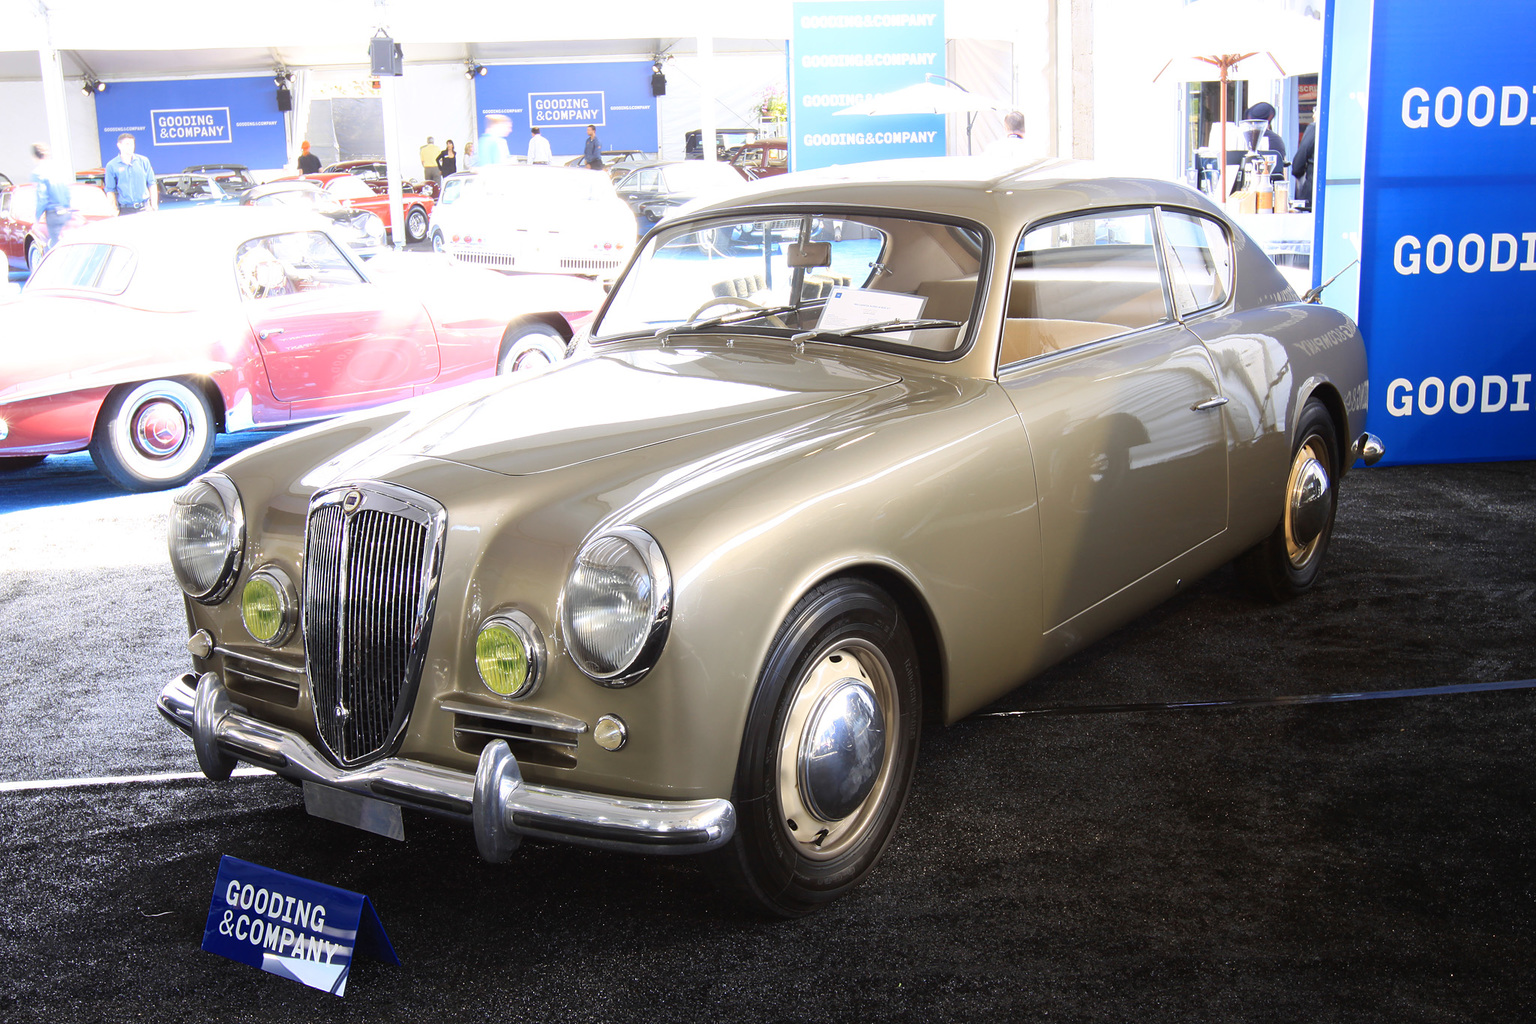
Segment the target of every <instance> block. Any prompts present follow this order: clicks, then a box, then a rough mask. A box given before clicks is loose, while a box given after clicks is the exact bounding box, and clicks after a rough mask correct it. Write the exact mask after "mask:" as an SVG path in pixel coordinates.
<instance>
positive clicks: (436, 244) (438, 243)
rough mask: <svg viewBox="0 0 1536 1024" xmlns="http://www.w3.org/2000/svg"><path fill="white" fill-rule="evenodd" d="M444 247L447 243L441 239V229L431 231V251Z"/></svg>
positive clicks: (440, 250) (441, 249) (443, 248)
mask: <svg viewBox="0 0 1536 1024" xmlns="http://www.w3.org/2000/svg"><path fill="white" fill-rule="evenodd" d="M446 248H448V245H447V243H446V242H444V241H443V233H442V232H441V231H434V232H432V251H433V252H442V251H443V250H445V249H446Z"/></svg>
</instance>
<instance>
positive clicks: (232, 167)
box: [181, 164, 256, 188]
mask: <svg viewBox="0 0 1536 1024" xmlns="http://www.w3.org/2000/svg"><path fill="white" fill-rule="evenodd" d="M181 170H182V173H183V174H212V175H214V176H215V177H218V178H220V179H221V180H222V181H223V182H224V184H225V185H226V186H230V185H233V184H234V183H236V182H238V183H239V184H240V185H243V186H244V187H246V188H250V187H251V186H252V185H254V184H256V178H255V176H254V175H252V174H251V169H250V168H249V167H247V166H245V164H193V165H192V166H191V167H183V168H182V169H181Z"/></svg>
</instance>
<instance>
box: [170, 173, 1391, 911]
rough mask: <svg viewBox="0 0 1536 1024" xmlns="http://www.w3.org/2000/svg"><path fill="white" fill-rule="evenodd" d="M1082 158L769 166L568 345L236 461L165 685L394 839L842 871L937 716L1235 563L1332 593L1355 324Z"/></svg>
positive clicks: (692, 215) (643, 264)
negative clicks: (1078, 165)
mask: <svg viewBox="0 0 1536 1024" xmlns="http://www.w3.org/2000/svg"><path fill="white" fill-rule="evenodd" d="M1069 171H1070V168H1059V167H1058V168H1056V169H1053V168H1051V167H1041V168H1036V169H1034V170H1032V171H1031V170H1025V171H1018V172H1012V173H1010V174H1009V175H1007V176H1003V177H996V176H993V175H992V174H990V173H989V172H988V171H987V169H986V167H985V166H984V165H982V164H980V163H979V162H977V163H972V162H963V163H955V162H949V161H943V160H940V161H921V162H913V163H899V164H888V165H865V166H863V167H860V168H856V169H833V170H832V171H829V172H825V173H818V174H814V175H805V176H801V175H789V176H785V177H781V178H776V179H774V180H773V181H772V182H764V183H763V184H762V185H761V186H758V187H757V190H755V191H753V192H751V193H750V194H749V195H748V197H747V198H745V199H742V198H737V199H735V200H732V201H730V202H721V203H718V204H715V205H709V206H704V207H701V208H699V209H696V210H693V211H691V212H689V213H687V214H685V215H683V216H680V217H679V218H677V219H676V220H668V221H665V222H664V223H663V224H661V225H660V226H659V227H658V228H657V229H656V230H654V231H652V232H651V233H650V234H649V235H648V236H647V238H646V239H645V241H644V243H643V244H642V245H641V247H640V250H639V251H638V252H637V253H636V254H635V257H634V258H633V260H632V261H631V262H630V265H629V266H628V268H627V269H626V270H625V271H624V274H623V276H622V278H621V279H620V281H619V282H618V284H617V286H616V287H615V288H614V290H613V291H612V293H611V294H610V295H609V296H608V298H607V301H606V303H605V304H604V306H603V308H602V309H601V310H600V312H599V314H598V315H597V317H595V318H594V320H593V321H592V325H591V328H590V334H589V335H587V336H585V337H578V339H577V343H576V344H575V346H574V352H573V355H572V357H571V358H569V359H567V360H565V361H563V362H560V363H557V364H555V365H553V366H551V367H548V368H547V369H544V370H541V371H537V372H535V373H534V374H532V375H528V376H524V377H521V378H519V379H517V380H492V381H484V382H479V383H473V384H468V385H465V386H463V387H460V388H456V389H453V390H452V391H449V392H444V393H441V394H437V395H432V396H427V397H424V398H420V399H415V400H412V401H410V402H406V403H402V404H397V405H394V406H390V407H386V408H382V409H378V410H374V411H372V412H369V413H366V414H360V415H356V416H353V417H350V418H347V419H342V420H337V421H334V422H331V423H328V424H325V425H322V426H318V427H314V428H310V429H308V430H305V431H303V432H301V433H296V434H293V435H290V436H289V437H287V438H285V439H283V440H281V441H279V442H276V443H273V444H269V445H265V446H262V447H260V448H256V449H253V450H251V451H249V452H247V453H245V454H244V455H242V456H240V457H238V458H236V459H233V460H231V461H229V462H228V463H226V464H225V465H224V466H223V467H222V468H221V469H220V470H219V471H218V472H214V473H209V474H206V475H204V476H203V477H201V478H199V479H198V480H196V481H194V482H193V483H192V484H191V485H190V486H189V487H188V488H187V489H186V490H185V491H184V492H183V493H182V494H181V495H180V496H179V497H178V498H177V499H176V502H175V505H174V510H173V514H172V516H171V526H170V553H171V560H172V563H173V565H174V569H175V573H176V577H177V579H178V580H179V581H180V583H181V586H182V587H183V589H184V590H185V591H186V595H187V609H188V614H189V621H190V627H191V632H192V634H193V635H192V637H191V640H190V642H189V644H188V647H189V649H190V651H191V654H192V660H193V671H191V672H189V673H187V674H185V675H182V676H180V677H179V678H177V679H174V680H172V681H171V682H170V683H169V685H167V686H166V687H165V689H164V691H163V692H162V693H161V695H160V699H159V706H160V709H161V711H162V712H163V713H164V714H165V716H166V717H167V718H169V719H170V721H172V722H174V723H175V724H176V725H178V726H180V727H181V728H182V729H184V730H185V731H186V732H187V733H189V734H190V735H191V737H192V740H193V744H194V747H195V749H196V753H197V757H198V761H199V763H200V765H201V767H202V769H203V771H204V772H205V773H206V774H207V775H208V776H209V777H211V778H222V777H225V776H227V775H228V774H229V773H230V771H231V769H233V768H234V766H235V764H236V763H237V762H240V761H244V762H248V763H250V764H253V765H263V766H266V767H269V768H271V769H273V770H274V771H276V772H277V773H279V774H281V775H284V776H287V777H288V778H290V779H293V780H296V781H299V782H302V783H303V786H304V791H305V801H306V805H307V806H308V808H309V810H310V811H311V812H312V813H315V814H319V815H322V816H325V817H328V818H333V819H335V820H339V821H344V822H347V823H350V824H353V825H358V826H360V827H364V828H369V829H372V830H374V831H378V832H382V833H385V834H390V835H395V836H397V837H398V836H400V835H402V834H403V824H402V815H401V808H405V809H407V810H410V811H413V812H414V811H425V812H429V813H433V814H439V815H447V816H449V817H452V818H457V819H460V820H462V821H463V822H464V823H465V824H466V825H470V826H471V827H472V828H473V830H474V834H475V837H476V840H477V842H478V845H479V849H480V852H481V853H482V854H483V855H484V856H485V857H486V858H488V859H490V860H493V861H499V860H503V859H505V858H507V857H509V856H510V855H511V854H512V852H513V850H514V849H515V848H516V847H517V845H518V843H519V842H520V841H521V840H522V838H524V837H534V838H539V839H556V840H563V841H569V842H574V843H585V844H591V845H596V846H601V847H608V848H615V849H620V850H631V851H645V852H653V853H700V854H707V855H708V859H709V860H710V861H711V862H712V864H713V866H714V868H715V869H716V870H717V872H718V874H719V876H720V877H721V878H722V879H724V880H725V881H726V882H727V883H728V884H729V885H732V886H734V887H735V888H736V889H737V890H739V892H740V893H741V894H742V895H743V896H744V897H745V898H746V899H747V900H748V902H749V903H751V904H753V905H755V906H757V907H758V908H760V909H762V910H765V911H767V912H770V913H777V914H784V915H793V914H799V913H804V912H806V911H809V910H811V909H813V908H815V907H817V906H818V905H821V904H824V903H826V902H827V901H829V900H832V899H834V898H836V897H838V896H839V895H841V894H843V893H845V892H847V891H848V890H849V889H850V888H851V887H853V886H854V885H856V884H857V883H858V882H859V881H860V880H861V879H862V878H863V877H864V876H865V875H866V874H867V873H868V872H869V871H870V870H871V868H872V867H873V866H874V864H875V862H876V860H877V859H878V857H879V856H880V853H881V851H882V850H883V849H884V847H885V845H886V844H887V842H889V840H890V838H891V834H892V830H893V829H894V828H895V826H896V822H897V819H898V818H899V816H900V814H901V810H902V807H903V804H904V803H905V801H906V797H907V792H908V789H909V787H910V784H911V780H912V773H913V765H914V763H915V762H916V759H917V753H918V739H919V736H920V734H921V730H922V727H923V725H924V724H925V722H926V723H931V724H937V723H946V722H953V721H955V720H956V719H959V718H961V717H963V716H965V715H966V714H968V713H970V712H971V711H973V710H975V709H976V708H979V707H981V706H982V705H984V704H986V703H988V702H989V701H992V700H994V699H996V698H997V697H999V696H1000V695H1002V694H1004V693H1006V692H1008V691H1009V690H1011V689H1013V688H1014V687H1017V686H1018V685H1019V684H1021V683H1023V682H1024V681H1025V680H1027V679H1029V678H1030V677H1031V676H1032V675H1034V674H1036V673H1038V672H1040V671H1041V670H1042V669H1044V668H1045V667H1046V666H1048V665H1051V664H1052V663H1054V662H1057V661H1060V660H1061V659H1062V658H1064V657H1066V656H1067V655H1069V654H1071V653H1072V652H1074V651H1076V650H1078V649H1079V648H1081V647H1083V646H1084V645H1085V644H1088V643H1090V642H1092V641H1093V640H1094V638H1096V637H1099V636H1102V635H1104V634H1105V633H1107V632H1109V631H1110V630H1112V629H1114V628H1115V627H1117V626H1119V625H1120V624H1122V623H1124V622H1126V621H1127V620H1128V619H1131V618H1132V617H1134V616H1136V615H1137V614H1139V613H1141V612H1142V611H1144V610H1146V609H1147V608H1149V607H1151V606H1152V605H1154V604H1156V603H1157V602H1159V601H1161V600H1163V599H1164V598H1166V597H1168V596H1170V595H1172V594H1174V593H1176V592H1177V591H1178V590H1179V588H1180V587H1182V586H1184V585H1185V584H1186V583H1187V582H1188V581H1190V580H1192V579H1195V578H1196V577H1198V576H1200V575H1202V574H1204V573H1207V572H1209V571H1210V570H1212V569H1214V568H1216V567H1217V566H1220V565H1221V564H1223V563H1225V562H1227V561H1230V560H1232V559H1237V560H1238V561H1239V563H1240V565H1241V566H1242V568H1243V570H1244V572H1245V573H1246V574H1247V575H1248V577H1249V578H1250V579H1251V580H1252V581H1253V583H1254V585H1255V586H1256V587H1258V588H1259V589H1260V590H1261V591H1262V592H1264V593H1266V594H1268V595H1270V596H1272V597H1274V598H1277V599H1278V598H1288V597H1292V596H1294V595H1297V594H1300V593H1301V592H1303V591H1305V590H1307V589H1308V588H1309V587H1311V586H1312V585H1313V583H1314V581H1315V580H1316V579H1317V577H1318V573H1319V570H1320V568H1321V566H1322V562H1323V556H1324V552H1325V550H1326V548H1327V546H1328V539H1329V535H1330V532H1331V528H1332V525H1333V519H1334V509H1335V502H1336V497H1337V491H1338V486H1339V482H1340V480H1341V479H1342V478H1343V476H1344V473H1345V471H1346V469H1347V468H1348V467H1349V466H1350V465H1351V464H1352V463H1353V462H1354V461H1356V459H1357V458H1359V459H1363V460H1365V461H1366V462H1370V461H1374V460H1375V459H1376V458H1379V457H1380V455H1381V446H1380V443H1379V442H1378V441H1376V439H1375V438H1374V437H1372V436H1371V435H1369V434H1366V433H1365V432H1364V426H1365V423H1364V421H1365V409H1366V365H1365V354H1364V350H1363V347H1362V343H1361V338H1360V335H1359V332H1358V331H1357V330H1356V328H1355V325H1354V324H1353V323H1352V322H1351V321H1350V320H1349V319H1348V318H1347V317H1345V316H1344V315H1342V314H1340V313H1338V312H1336V311H1334V310H1332V309H1328V308H1326V307H1323V306H1319V305H1310V304H1304V303H1302V302H1300V301H1298V299H1297V296H1296V294H1295V292H1293V291H1292V289H1291V287H1290V286H1289V285H1288V284H1287V283H1286V282H1285V280H1284V279H1283V278H1282V277H1281V275H1280V274H1279V273H1278V272H1277V271H1276V269H1275V267H1274V266H1273V265H1272V264H1271V263H1270V262H1269V260H1268V259H1266V258H1265V257H1264V256H1263V254H1262V253H1260V252H1259V250H1258V249H1257V248H1256V247H1255V246H1254V244H1253V242H1251V241H1250V240H1249V239H1248V237H1247V236H1245V235H1244V234H1243V232H1242V231H1241V230H1239V229H1238V228H1236V227H1235V226H1233V224H1232V223H1231V222H1230V221H1228V220H1227V219H1226V218H1225V217H1224V216H1223V215H1222V214H1221V213H1220V212H1219V211H1218V210H1217V209H1216V208H1215V207H1214V206H1212V205H1211V204H1210V203H1208V202H1207V201H1206V200H1205V199H1203V198H1202V197H1201V196H1200V195H1198V194H1197V193H1194V192H1191V191H1189V190H1187V189H1185V188H1182V187H1180V186H1178V185H1173V184H1169V183H1165V182H1158V181H1141V180H1129V179H1104V178H1081V177H1070V176H1068V172H1069Z"/></svg>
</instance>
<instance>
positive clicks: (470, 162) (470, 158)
mask: <svg viewBox="0 0 1536 1024" xmlns="http://www.w3.org/2000/svg"><path fill="white" fill-rule="evenodd" d="M474 166H475V144H474V143H473V142H466V143H464V169H465V170H466V171H468V170H472V169H473V168H474Z"/></svg>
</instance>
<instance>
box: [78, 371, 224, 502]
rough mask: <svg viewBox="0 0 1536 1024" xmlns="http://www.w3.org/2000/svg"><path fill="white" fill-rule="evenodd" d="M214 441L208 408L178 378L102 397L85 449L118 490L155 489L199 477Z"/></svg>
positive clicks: (127, 387)
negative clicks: (94, 426)
mask: <svg viewBox="0 0 1536 1024" xmlns="http://www.w3.org/2000/svg"><path fill="white" fill-rule="evenodd" d="M213 440H214V426H213V410H212V409H211V408H210V407H209V405H208V399H207V398H205V397H204V396H203V393H202V392H201V391H199V390H198V389H197V388H195V387H192V386H190V385H188V384H185V383H183V382H182V381H179V380H152V381H148V382H146V383H144V384H137V385H134V384H128V385H124V386H123V387H120V388H118V389H117V390H115V391H113V392H112V393H111V394H110V395H109V396H107V400H106V402H105V403H103V405H102V407H101V415H100V416H98V417H97V420H96V431H95V433H94V435H92V437H91V449H90V450H91V458H92V459H94V460H95V462H96V465H97V466H98V467H99V468H100V469H101V471H102V472H103V473H105V474H106V475H107V478H108V479H110V480H111V481H112V482H113V483H114V484H116V485H117V486H119V487H121V488H123V489H124V490H128V491H155V490H161V489H163V488H167V487H175V486H178V485H179V484H184V483H186V482H187V481H188V480H190V479H192V478H193V477H194V476H196V475H197V474H198V473H200V472H201V471H202V469H203V467H204V466H206V465H207V464H208V459H209V457H210V456H211V455H212V454H213Z"/></svg>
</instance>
